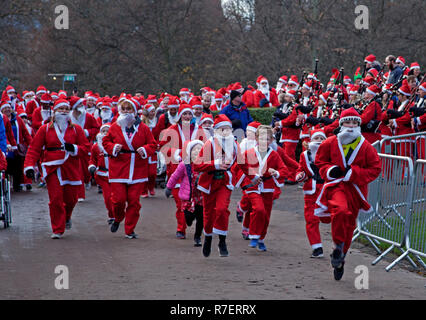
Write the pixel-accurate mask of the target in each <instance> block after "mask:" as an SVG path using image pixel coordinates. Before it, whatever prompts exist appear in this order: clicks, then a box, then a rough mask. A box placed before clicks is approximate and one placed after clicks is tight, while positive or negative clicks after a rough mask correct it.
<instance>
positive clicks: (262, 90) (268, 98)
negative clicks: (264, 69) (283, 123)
mask: <svg viewBox="0 0 426 320" xmlns="http://www.w3.org/2000/svg"><path fill="white" fill-rule="evenodd" d="M256 83H257V87H258V88H257V90H256V91H255V93H254V107H255V108H270V107H278V106H279V103H278V98H277V95H276V93H275V92H274V91H271V90H269V83H268V79H266V78H265V77H264V76H259V77H258V78H257V81H256Z"/></svg>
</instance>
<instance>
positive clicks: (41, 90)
mask: <svg viewBox="0 0 426 320" xmlns="http://www.w3.org/2000/svg"><path fill="white" fill-rule="evenodd" d="M45 93H47V90H46V88H45V87H44V86H39V87H38V88H37V90H36V95H35V97H34V99H32V100H30V101H29V102H28V103H27V106H26V108H25V112H26V113H27V114H28V119H29V120H30V121H31V120H32V116H33V112H34V110H35V109H37V108H39V107H40V99H41V97H42V95H43V94H45Z"/></svg>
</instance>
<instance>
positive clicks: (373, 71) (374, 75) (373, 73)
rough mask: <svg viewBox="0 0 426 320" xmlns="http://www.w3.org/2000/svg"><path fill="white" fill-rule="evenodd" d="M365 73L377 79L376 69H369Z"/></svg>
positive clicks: (377, 72)
mask: <svg viewBox="0 0 426 320" xmlns="http://www.w3.org/2000/svg"><path fill="white" fill-rule="evenodd" d="M367 72H368V73H370V74H372V75H373V77H374V78H377V76H378V75H379V71H377V69H376V68H371V69H369V70H368V71H367Z"/></svg>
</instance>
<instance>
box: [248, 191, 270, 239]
mask: <svg viewBox="0 0 426 320" xmlns="http://www.w3.org/2000/svg"><path fill="white" fill-rule="evenodd" d="M273 196H274V193H273V192H264V193H261V194H258V193H255V192H252V193H249V197H250V203H251V207H252V210H251V213H250V227H249V238H250V239H260V240H263V239H265V236H266V232H267V230H268V226H269V220H270V218H271V210H272V203H273Z"/></svg>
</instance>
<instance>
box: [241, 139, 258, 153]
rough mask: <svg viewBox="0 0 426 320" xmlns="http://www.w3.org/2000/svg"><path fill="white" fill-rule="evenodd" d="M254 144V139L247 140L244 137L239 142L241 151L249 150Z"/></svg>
mask: <svg viewBox="0 0 426 320" xmlns="http://www.w3.org/2000/svg"><path fill="white" fill-rule="evenodd" d="M255 146H256V140H248V139H247V138H244V139H243V141H241V144H240V148H241V152H245V151H247V150H250V149H252V148H254V147H255Z"/></svg>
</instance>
